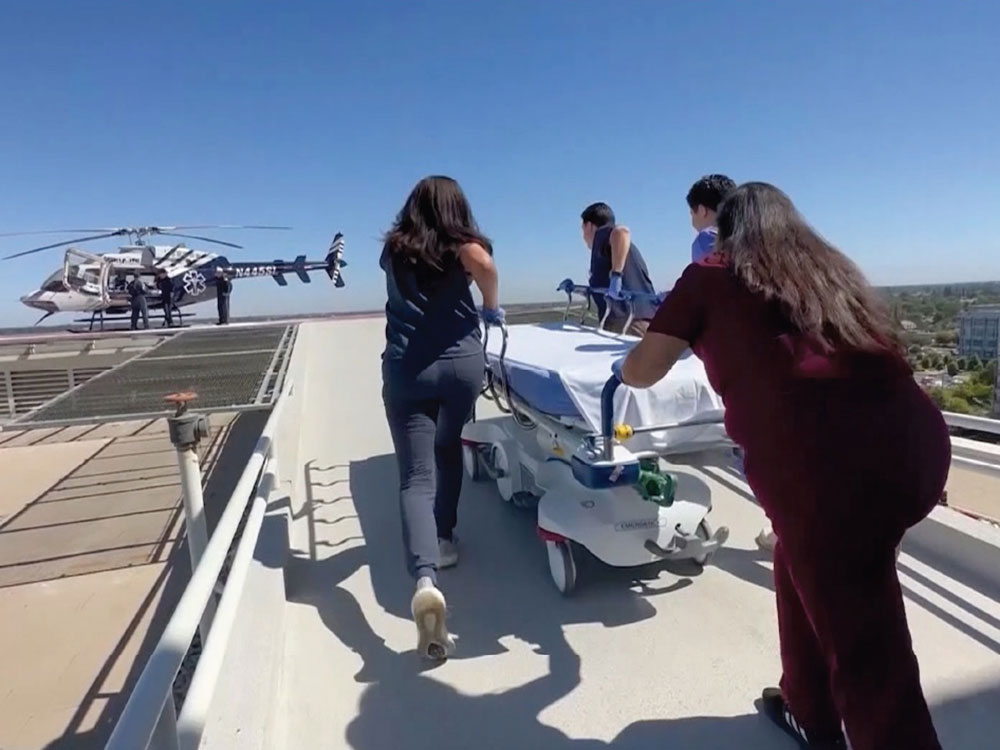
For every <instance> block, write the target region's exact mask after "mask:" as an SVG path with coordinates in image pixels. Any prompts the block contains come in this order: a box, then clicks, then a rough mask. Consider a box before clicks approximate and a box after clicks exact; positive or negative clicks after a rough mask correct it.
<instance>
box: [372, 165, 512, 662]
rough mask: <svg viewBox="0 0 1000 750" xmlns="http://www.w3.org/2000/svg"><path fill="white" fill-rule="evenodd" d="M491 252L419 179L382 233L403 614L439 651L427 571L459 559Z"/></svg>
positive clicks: (438, 182)
mask: <svg viewBox="0 0 1000 750" xmlns="http://www.w3.org/2000/svg"><path fill="white" fill-rule="evenodd" d="M492 256H493V248H492V246H491V245H490V241H489V240H488V239H487V238H486V237H485V236H483V234H482V233H481V232H480V231H479V228H478V227H477V226H476V222H475V219H474V218H473V216H472V210H471V209H470V208H469V203H468V201H467V200H466V198H465V195H464V194H463V193H462V189H461V188H460V187H459V185H458V183H457V182H455V181H454V180H452V179H451V178H449V177H427V178H425V179H423V180H421V181H420V182H419V183H417V185H416V187H414V188H413V192H411V193H410V196H409V197H408V198H407V199H406V203H405V204H404V205H403V208H402V210H401V211H400V212H399V214H398V216H397V217H396V221H395V222H394V224H393V225H392V228H391V229H390V230H389V232H388V233H387V234H386V238H385V246H384V248H383V250H382V257H381V260H380V265H381V266H382V270H383V271H385V280H386V293H387V296H388V301H387V302H386V306H385V313H386V328H385V338H386V344H385V351H384V352H383V354H382V399H383V402H384V404H385V414H386V419H387V421H388V422H389V431H390V433H391V434H392V443H393V446H394V447H395V451H396V461H397V464H398V467H399V507H400V511H401V513H402V526H403V544H404V546H405V548H406V561H407V568H408V569H409V572H410V574H411V575H412V576H413V578H414V579H415V580H416V582H417V583H416V592H415V593H414V595H413V600H412V602H411V611H412V613H413V618H414V621H415V622H416V625H417V632H418V644H417V650H418V652H419V653H420V654H421V655H422V656H424V657H429V658H434V659H439V658H444V657H445V656H447V654H448V653H449V652H450V651H451V650H452V649H453V648H454V643H453V641H452V639H451V636H450V635H449V634H448V629H447V626H446V625H445V606H446V605H445V599H444V595H443V594H442V593H441V591H440V590H439V589H438V588H437V571H438V569H439V568H446V567H449V566H452V565H455V564H456V563H457V562H458V547H457V539H456V537H455V535H454V529H455V525H456V520H457V512H458V498H459V493H460V492H461V490H462V474H463V467H462V428H463V426H464V425H465V423H466V421H467V420H468V419H469V417H470V416H471V414H472V407H473V404H474V403H475V401H476V398H477V397H478V396H479V393H480V390H481V388H482V384H483V379H484V374H485V365H484V361H483V344H482V334H481V332H480V313H477V311H476V306H475V303H474V302H473V299H472V292H471V290H470V285H471V284H472V283H473V282H474V283H475V284H476V286H477V287H479V291H480V293H481V294H482V297H483V308H482V312H481V317H482V320H483V322H485V323H486V324H487V325H499V324H502V323H503V320H504V314H503V310H502V309H501V308H500V307H499V305H498V296H497V295H498V291H497V289H498V287H497V270H496V266H495V265H494V263H493V257H492Z"/></svg>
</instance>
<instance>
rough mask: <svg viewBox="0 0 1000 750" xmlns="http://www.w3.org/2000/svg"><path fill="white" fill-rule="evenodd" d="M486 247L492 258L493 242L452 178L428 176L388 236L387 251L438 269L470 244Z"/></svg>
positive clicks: (404, 206) (411, 194) (398, 217)
mask: <svg viewBox="0 0 1000 750" xmlns="http://www.w3.org/2000/svg"><path fill="white" fill-rule="evenodd" d="M470 242H475V243H477V244H480V245H482V246H483V247H484V248H485V249H486V250H487V252H489V253H490V254H491V255H492V253H493V247H492V245H491V244H490V241H489V240H488V239H487V238H486V237H485V236H484V235H483V234H482V232H480V231H479V227H478V225H477V224H476V220H475V219H474V218H473V216H472V209H471V208H470V207H469V201H468V200H466V198H465V193H463V192H462V188H461V187H459V184H458V183H457V182H455V180H453V179H452V178H450V177H443V176H441V175H433V176H431V177H425V178H424V179H422V180H421V181H420V182H418V183H417V184H416V187H414V188H413V190H412V191H410V195H409V197H408V198H407V199H406V203H404V204H403V208H402V209H401V210H400V212H399V214H397V216H396V220H395V221H394V222H393V225H392V228H391V229H390V230H389V231H388V232H386V234H385V246H386V249H387V250H388V251H389V252H390V253H392V254H395V255H405V256H408V257H410V258H414V259H419V260H421V261H423V262H424V263H426V264H428V265H429V266H432V267H434V268H437V269H442V268H444V265H445V261H446V259H447V258H448V256H455V255H457V253H458V249H459V248H460V247H461V246H462V245H465V244H467V243H470Z"/></svg>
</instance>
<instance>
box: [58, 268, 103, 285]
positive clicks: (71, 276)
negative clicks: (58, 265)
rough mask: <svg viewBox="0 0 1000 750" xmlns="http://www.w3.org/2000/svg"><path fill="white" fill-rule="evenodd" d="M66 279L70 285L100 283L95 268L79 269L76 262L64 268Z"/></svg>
mask: <svg viewBox="0 0 1000 750" xmlns="http://www.w3.org/2000/svg"><path fill="white" fill-rule="evenodd" d="M66 279H67V281H69V285H70V286H71V287H81V286H83V285H85V284H95V285H96V284H100V283H101V276H100V274H99V273H98V272H97V270H96V269H94V268H89V267H88V268H84V269H83V270H82V271H81V269H80V266H78V265H76V264H72V265H70V266H69V267H68V268H67V269H66Z"/></svg>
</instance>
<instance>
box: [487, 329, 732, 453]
mask: <svg viewBox="0 0 1000 750" xmlns="http://www.w3.org/2000/svg"><path fill="white" fill-rule="evenodd" d="M637 342H638V339H637V338H635V337H632V336H623V335H620V334H613V333H608V332H603V331H598V330H596V329H594V328H587V327H583V326H579V325H574V324H570V323H540V324H536V325H514V326H510V327H509V329H508V344H507V353H506V356H505V358H504V364H505V373H506V376H507V377H508V378H509V380H510V387H511V390H512V391H513V392H514V394H515V395H516V397H517V399H518V400H519V401H520V402H521V403H523V404H526V405H528V406H529V407H530V408H531V409H532V410H535V411H537V412H540V413H542V414H546V415H548V416H551V417H555V418H557V419H560V420H562V421H566V422H571V423H574V424H576V425H578V426H579V427H581V428H582V429H585V430H587V431H588V432H598V431H599V430H600V422H601V391H602V389H603V388H604V384H605V383H606V382H607V380H608V378H609V377H610V376H611V363H612V362H614V361H615V360H616V359H618V358H619V357H622V356H624V355H625V354H627V353H628V351H629V350H630V349H631V348H632V347H633V346H635V344H636V343H637ZM500 347H501V337H500V335H499V334H498V333H497V332H495V331H491V335H490V337H489V340H488V342H487V359H488V360H489V362H490V365H491V367H492V368H494V369H496V368H497V367H498V364H499V354H500ZM722 414H723V407H722V400H721V398H719V396H718V394H717V393H715V391H714V390H713V389H712V387H711V385H710V384H709V382H708V377H707V376H706V374H705V367H704V365H703V364H702V362H701V360H699V359H698V358H697V357H695V356H694V355H693V354H692V353H690V352H688V353H687V354H686V355H685V356H684V357H682V358H681V360H680V361H678V362H677V364H676V365H675V366H674V367H673V369H671V371H670V373H669V374H668V375H667V377H666V378H664V379H663V380H662V381H660V382H659V383H657V384H656V385H655V386H653V387H652V388H649V389H644V390H633V389H631V388H626V387H621V388H619V389H618V392H617V393H616V395H615V422H616V423H625V424H630V425H632V426H633V427H642V426H654V425H667V424H670V425H673V424H678V423H683V422H685V421H689V420H691V419H711V418H713V417H717V418H718V419H720V420H721V418H722ZM724 439H725V431H724V429H723V427H722V425H721V424H718V425H709V426H698V427H684V428H680V429H672V430H669V431H668V430H664V431H662V432H654V433H650V435H649V436H648V437H644V436H636V438H634V440H635V441H638V442H639V443H642V444H643V445H640V446H638V448H639V449H641V450H650V449H652V450H663V449H666V448H678V447H681V446H688V445H689V444H691V443H697V444H703V443H716V442H719V441H722V440H724Z"/></svg>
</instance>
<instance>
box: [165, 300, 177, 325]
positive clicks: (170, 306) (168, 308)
mask: <svg viewBox="0 0 1000 750" xmlns="http://www.w3.org/2000/svg"><path fill="white" fill-rule="evenodd" d="M163 321H164V323H166V324H167V327H170V326H172V325H173V324H174V300H173V298H171V297H164V298H163Z"/></svg>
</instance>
